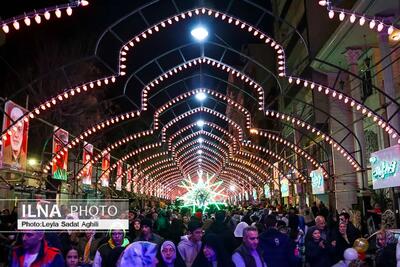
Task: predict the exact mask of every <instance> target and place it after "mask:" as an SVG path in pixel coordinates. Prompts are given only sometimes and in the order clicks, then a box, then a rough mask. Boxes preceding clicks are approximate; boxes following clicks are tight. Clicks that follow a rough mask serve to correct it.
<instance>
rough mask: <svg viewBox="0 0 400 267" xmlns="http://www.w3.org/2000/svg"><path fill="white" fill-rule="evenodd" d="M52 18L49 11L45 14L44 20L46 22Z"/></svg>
mask: <svg viewBox="0 0 400 267" xmlns="http://www.w3.org/2000/svg"><path fill="white" fill-rule="evenodd" d="M50 17H51V14H50V12H49V11H46V12H44V18H45V19H46V20H49V19H50Z"/></svg>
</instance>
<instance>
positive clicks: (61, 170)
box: [51, 126, 69, 181]
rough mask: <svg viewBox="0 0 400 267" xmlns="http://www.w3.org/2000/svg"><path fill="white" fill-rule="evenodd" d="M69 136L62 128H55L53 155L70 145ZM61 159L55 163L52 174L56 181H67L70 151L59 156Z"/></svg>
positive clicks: (57, 159)
mask: <svg viewBox="0 0 400 267" xmlns="http://www.w3.org/2000/svg"><path fill="white" fill-rule="evenodd" d="M68 137H69V134H68V132H67V131H66V130H64V129H61V128H60V127H57V126H55V127H54V133H53V155H55V154H57V153H58V151H60V150H62V149H63V148H64V147H65V145H66V144H68ZM59 155H60V157H59V158H56V161H55V162H54V161H53V167H52V170H51V173H52V175H53V178H54V179H57V180H63V181H66V180H67V178H68V173H67V171H68V150H67V151H64V152H62V153H60V154H59Z"/></svg>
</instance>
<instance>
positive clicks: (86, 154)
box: [82, 142, 93, 185]
mask: <svg viewBox="0 0 400 267" xmlns="http://www.w3.org/2000/svg"><path fill="white" fill-rule="evenodd" d="M92 158H93V145H92V144H88V143H86V142H85V143H84V147H83V156H82V164H83V166H84V167H83V169H82V184H86V185H90V184H92V172H93V166H92Z"/></svg>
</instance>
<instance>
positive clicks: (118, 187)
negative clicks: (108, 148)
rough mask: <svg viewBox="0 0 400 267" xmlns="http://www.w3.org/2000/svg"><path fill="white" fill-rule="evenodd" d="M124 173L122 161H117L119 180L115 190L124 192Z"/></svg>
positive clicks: (116, 182)
mask: <svg viewBox="0 0 400 267" xmlns="http://www.w3.org/2000/svg"><path fill="white" fill-rule="evenodd" d="M122 173H123V165H122V161H117V179H116V180H115V190H118V191H121V190H122Z"/></svg>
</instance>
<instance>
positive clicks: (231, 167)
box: [221, 164, 265, 185]
mask: <svg viewBox="0 0 400 267" xmlns="http://www.w3.org/2000/svg"><path fill="white" fill-rule="evenodd" d="M232 170H233V171H234V172H238V173H240V174H242V175H243V176H244V177H248V178H254V181H255V182H254V185H260V184H262V183H263V182H265V181H264V179H263V178H262V177H261V176H259V175H257V174H255V173H254V172H253V171H251V170H249V169H248V168H245V169H241V168H238V167H237V166H236V164H229V165H228V166H226V167H225V169H224V170H223V171H222V172H221V173H230V172H231V171H232ZM244 177H243V180H245V178H244Z"/></svg>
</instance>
